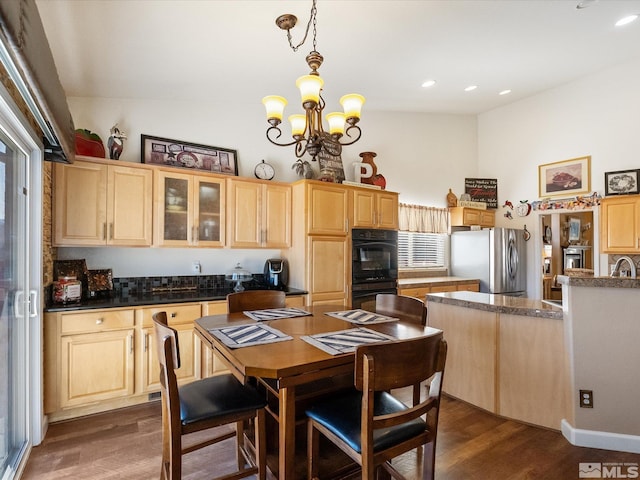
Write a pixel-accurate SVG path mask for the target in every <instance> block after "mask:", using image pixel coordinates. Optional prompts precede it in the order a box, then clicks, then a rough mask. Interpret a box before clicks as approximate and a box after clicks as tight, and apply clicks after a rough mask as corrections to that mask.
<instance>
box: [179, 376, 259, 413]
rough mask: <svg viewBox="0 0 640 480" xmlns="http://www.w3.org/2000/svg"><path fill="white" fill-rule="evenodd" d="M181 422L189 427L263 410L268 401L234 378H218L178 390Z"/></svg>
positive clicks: (207, 379)
mask: <svg viewBox="0 0 640 480" xmlns="http://www.w3.org/2000/svg"><path fill="white" fill-rule="evenodd" d="M179 391H180V394H179V395H180V420H181V421H182V424H183V425H188V424H190V423H193V422H197V421H200V420H206V419H211V418H215V417H219V416H222V415H228V414H230V413H238V412H245V411H249V410H256V409H260V408H264V407H265V406H266V404H267V402H266V401H265V400H264V399H263V398H261V397H260V396H259V395H258V393H257V392H256V391H255V390H254V389H253V388H251V387H248V386H245V385H242V384H241V383H240V382H239V381H238V380H237V379H236V378H235V377H234V376H233V375H231V374H227V375H217V376H215V377H209V378H205V379H203V380H197V381H195V382H192V383H188V384H186V385H183V386H182V387H180V388H179Z"/></svg>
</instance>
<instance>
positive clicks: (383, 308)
mask: <svg viewBox="0 0 640 480" xmlns="http://www.w3.org/2000/svg"><path fill="white" fill-rule="evenodd" d="M376 313H381V314H383V315H388V316H390V317H398V318H400V319H402V320H404V321H406V322H411V323H415V324H418V325H422V326H423V327H424V326H425V325H426V324H427V306H426V305H425V303H424V302H423V301H422V300H420V299H419V298H415V297H408V296H406V295H395V294H393V293H379V294H378V295H376ZM420 388H421V384H419V383H418V384H416V385H414V386H413V404H414V405H417V404H418V403H420Z"/></svg>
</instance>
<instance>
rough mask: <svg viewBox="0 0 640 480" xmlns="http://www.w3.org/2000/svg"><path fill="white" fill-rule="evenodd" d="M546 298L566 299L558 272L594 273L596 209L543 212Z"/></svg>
mask: <svg viewBox="0 0 640 480" xmlns="http://www.w3.org/2000/svg"><path fill="white" fill-rule="evenodd" d="M540 231H541V232H542V252H541V265H540V267H541V270H542V299H543V300H557V301H561V300H562V288H561V286H560V285H559V284H558V281H557V277H558V275H567V276H593V274H594V268H595V259H596V241H597V239H596V235H597V233H596V229H595V225H594V216H593V211H590V210H589V211H563V212H560V213H557V212H553V213H544V214H540Z"/></svg>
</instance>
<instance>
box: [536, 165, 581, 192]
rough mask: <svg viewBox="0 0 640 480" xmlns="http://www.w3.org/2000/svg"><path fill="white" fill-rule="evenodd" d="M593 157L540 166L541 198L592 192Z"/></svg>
mask: <svg viewBox="0 0 640 480" xmlns="http://www.w3.org/2000/svg"><path fill="white" fill-rule="evenodd" d="M590 171H591V157H590V156H588V157H580V158H572V159H570V160H563V161H561V162H555V163H547V164H545V165H539V166H538V191H539V193H540V197H559V196H568V195H579V194H581V193H588V192H589V191H591V177H590Z"/></svg>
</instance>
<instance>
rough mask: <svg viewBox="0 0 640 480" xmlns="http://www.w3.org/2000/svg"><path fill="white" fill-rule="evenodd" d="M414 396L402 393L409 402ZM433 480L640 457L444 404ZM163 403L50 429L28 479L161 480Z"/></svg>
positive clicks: (513, 474)
mask: <svg viewBox="0 0 640 480" xmlns="http://www.w3.org/2000/svg"><path fill="white" fill-rule="evenodd" d="M410 395H411V392H410V390H406V391H403V392H402V396H403V398H404V399H405V401H409V399H410ZM443 400H444V401H443V405H442V409H441V416H440V427H439V432H438V444H437V455H436V479H438V480H468V479H482V480H494V479H495V480H503V479H504V480H512V479H518V480H519V479H549V480H574V479H578V464H579V463H580V462H588V463H596V462H600V463H627V464H628V463H633V464H640V455H637V454H630V453H623V452H613V451H609V450H597V449H590V448H581V447H574V446H572V445H571V444H569V443H568V442H567V441H566V440H565V439H564V437H562V435H561V434H560V433H559V432H556V431H551V430H546V429H541V428H536V427H532V426H528V425H523V424H521V423H518V422H513V421H510V420H505V419H502V418H498V417H495V416H493V415H491V414H488V413H486V412H484V411H482V410H479V409H477V408H475V407H472V406H470V405H468V404H466V403H464V402H461V401H458V400H455V399H452V398H447V397H445V398H444V399H443ZM160 423H161V421H160V404H159V402H154V403H149V404H145V405H140V406H136V407H130V408H126V409H122V410H117V411H113V412H109V413H104V414H99V415H94V416H91V417H84V418H82V419H77V420H71V421H67V422H62V423H57V424H54V425H51V426H50V427H49V431H48V433H47V437H46V438H45V440H44V442H43V443H42V444H41V445H40V446H38V447H35V448H34V449H33V450H32V452H31V456H30V458H29V461H28V463H27V466H26V469H25V472H24V474H23V476H22V478H23V479H24V480H31V479H33V480H35V479H38V480H54V479H82V480H88V479H105V480H112V479H113V480H115V479H135V480H138V479H157V478H159V472H160V449H161V438H160V435H161V434H160ZM232 449H233V446H232V443H231V442H224V443H223V444H222V445H218V446H214V447H211V448H207V449H204V450H202V451H200V452H198V453H193V454H190V455H188V456H187V457H186V458H185V461H184V468H183V470H184V475H183V478H184V479H185V480H188V479H196V478H211V477H212V476H213V474H212V472H215V474H218V473H224V472H227V471H231V470H232V469H233V462H234V459H233V456H232V453H231V452H232ZM419 461H420V459H419V458H418V455H416V453H415V452H409V453H407V454H405V455H404V456H402V457H399V458H398V460H396V461H394V464H395V465H397V466H398V468H399V470H401V471H403V472H406V473H407V474H408V477H409V478H410V479H412V478H416V476H415V475H411V474H410V472H413V471H415V470H416V463H419Z"/></svg>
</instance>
